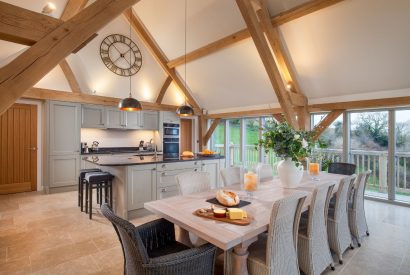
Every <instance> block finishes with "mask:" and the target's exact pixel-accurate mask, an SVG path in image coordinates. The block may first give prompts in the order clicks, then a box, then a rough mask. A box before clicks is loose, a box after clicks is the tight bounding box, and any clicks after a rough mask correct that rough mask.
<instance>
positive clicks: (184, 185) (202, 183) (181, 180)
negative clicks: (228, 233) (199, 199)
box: [175, 171, 211, 247]
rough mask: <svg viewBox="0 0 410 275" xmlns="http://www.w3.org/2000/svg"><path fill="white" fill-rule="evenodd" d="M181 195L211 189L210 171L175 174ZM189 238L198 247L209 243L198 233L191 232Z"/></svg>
mask: <svg viewBox="0 0 410 275" xmlns="http://www.w3.org/2000/svg"><path fill="white" fill-rule="evenodd" d="M175 178H176V180H177V183H178V185H179V192H180V194H181V195H183V196H185V195H190V194H193V193H200V192H205V191H208V190H211V179H210V176H209V173H208V172H196V171H194V172H186V173H182V174H179V175H176V176H175ZM189 239H190V241H191V243H192V245H193V246H195V247H198V246H201V245H204V244H206V243H207V241H205V240H203V239H201V238H199V237H198V236H197V235H195V234H193V233H191V232H189Z"/></svg>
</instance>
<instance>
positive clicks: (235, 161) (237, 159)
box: [227, 118, 242, 166]
mask: <svg viewBox="0 0 410 275" xmlns="http://www.w3.org/2000/svg"><path fill="white" fill-rule="evenodd" d="M241 124H242V120H241V119H239V118H238V119H230V120H228V125H227V126H228V137H227V138H228V146H229V148H228V150H229V152H228V156H229V165H231V166H232V165H239V164H242V152H241V151H242V150H241V144H242V142H241V141H242V138H241V137H242V134H241Z"/></svg>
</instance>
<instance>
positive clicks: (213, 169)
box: [201, 159, 221, 189]
mask: <svg viewBox="0 0 410 275" xmlns="http://www.w3.org/2000/svg"><path fill="white" fill-rule="evenodd" d="M201 170H202V171H203V172H208V173H209V175H210V178H211V188H212V189H214V188H218V187H219V186H221V184H220V175H219V174H220V173H219V171H220V162H219V159H212V160H203V161H202V169H201Z"/></svg>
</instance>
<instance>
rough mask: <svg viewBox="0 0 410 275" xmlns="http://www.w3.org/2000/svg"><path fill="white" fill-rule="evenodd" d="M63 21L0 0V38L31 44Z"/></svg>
mask: <svg viewBox="0 0 410 275" xmlns="http://www.w3.org/2000/svg"><path fill="white" fill-rule="evenodd" d="M62 22H63V21H61V20H59V19H55V18H53V17H51V16H47V15H44V14H41V13H37V12H34V11H30V10H26V9H23V8H20V7H17V6H14V5H11V4H8V3H5V2H1V1H0V39H1V40H5V41H9V42H13V43H17V44H23V45H27V46H31V45H33V44H35V43H36V42H37V41H39V40H40V39H42V38H43V37H44V36H46V35H47V34H49V33H50V32H51V31H53V30H55V29H56V28H57V27H58V26H60V25H61V23H62Z"/></svg>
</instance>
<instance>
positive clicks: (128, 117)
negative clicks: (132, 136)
mask: <svg viewBox="0 0 410 275" xmlns="http://www.w3.org/2000/svg"><path fill="white" fill-rule="evenodd" d="M125 121H126V125H127V129H132V130H139V129H142V128H143V127H144V121H143V116H142V112H141V111H139V112H125Z"/></svg>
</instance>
